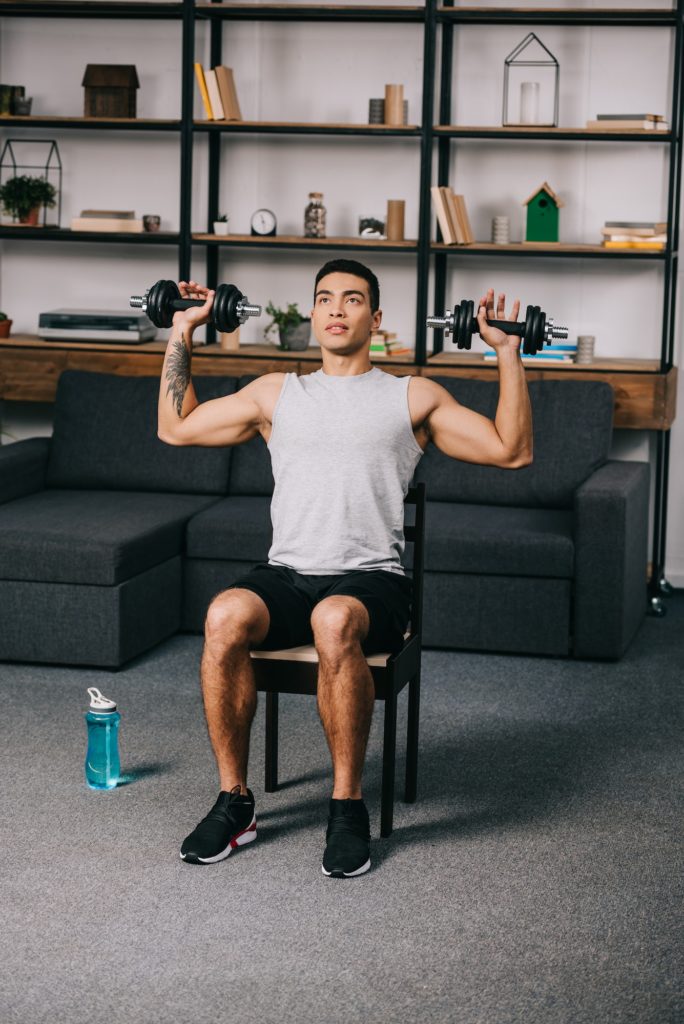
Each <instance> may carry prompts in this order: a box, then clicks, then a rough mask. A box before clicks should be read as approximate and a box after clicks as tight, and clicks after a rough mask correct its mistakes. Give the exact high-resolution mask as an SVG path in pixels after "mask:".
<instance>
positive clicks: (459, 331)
mask: <svg viewBox="0 0 684 1024" xmlns="http://www.w3.org/2000/svg"><path fill="white" fill-rule="evenodd" d="M487 323H488V324H490V325H491V326H492V327H498V328H499V330H500V331H503V332H504V334H519V335H520V337H521V338H522V339H523V343H522V350H523V355H527V356H533V355H536V353H537V352H541V350H542V349H543V347H544V344H547V345H550V344H551V342H552V341H564V340H565V339H566V338H567V337H568V333H569V332H568V328H567V327H557V326H556V324H555V323H554V321H553V320H552V318H551V317H549V318H548V319H547V317H546V313H542V311H541V309H540V308H539V306H528V307H527V311H526V314H525V322H524V323H521V322H517V323H516V322H514V321H513V320H487ZM427 325H428V327H433V328H442V329H443V330H444V334H445V336H446V337H448V336H449V335H450V334H452V335H453V337H454V341H455V342H456V344H457V345H458V347H459V348H470V343H471V341H472V339H473V334H477V333H478V331H479V330H480V325H479V324H478V322H477V319H476V317H475V303H474V302H471V301H469V300H468V299H463V301H462V302H461V303H460V304H459V305H458V306H455V307H454V311H453V313H452V312H451V310H450V309H447V311H446V313H445V314H444V316H429V317H428V318H427Z"/></svg>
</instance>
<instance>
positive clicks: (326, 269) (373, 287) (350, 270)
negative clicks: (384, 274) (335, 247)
mask: <svg viewBox="0 0 684 1024" xmlns="http://www.w3.org/2000/svg"><path fill="white" fill-rule="evenodd" d="M328 274H354V276H355V277H362V278H363V279H364V281H366V282H367V284H368V293H369V297H370V305H371V313H377V311H378V310H379V309H380V285H379V284H378V279H377V277H376V276H375V274H374V273H373V271H372V270H369V269H368V267H364V265H363V263H358V262H357V261H356V260H328V262H327V263H326V264H325V265H324V266H322V267H321V269H320V270H319V271H318V273H317V274H316V283H315V285H314V304H315V302H316V291H317V290H318V282H319V281H320V280H321V278H322V277H327V275H328Z"/></svg>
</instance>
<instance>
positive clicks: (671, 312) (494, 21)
mask: <svg viewBox="0 0 684 1024" xmlns="http://www.w3.org/2000/svg"><path fill="white" fill-rule="evenodd" d="M437 20H438V22H439V24H440V26H441V31H442V37H441V75H440V84H439V124H440V125H443V126H449V125H450V122H451V83H452V73H453V49H454V46H453V36H454V31H455V30H456V29H457V28H458V27H460V26H472V25H477V26H486V25H554V26H556V25H573V26H591V27H599V26H603V27H606V28H611V27H617V26H627V27H634V28H639V27H641V28H646V27H648V28H655V27H659V28H669V29H671V30H672V29H673V30H674V34H675V38H674V66H673V74H672V94H671V116H670V131H669V132H663V133H662V134H659V135H657V136H656V135H652V136H650V137H648V136H646V135H645V134H641V133H639V134H636V135H635V134H634V133H622V132H621V133H604V132H601V133H599V132H593V131H592V132H586V131H585V132H583V131H581V130H572V129H563V130H558V129H554V130H552V131H548V130H547V131H540V130H536V131H535V130H527V129H523V130H519V129H516V130H514V131H510V130H506V131H501V130H490V131H488V130H487V129H483V128H468V127H464V128H458V127H444V128H437V129H436V130H435V133H434V134H435V135H436V137H437V148H438V172H437V184H439V185H448V183H449V167H450V159H451V149H452V144H453V143H454V142H456V141H461V140H465V141H467V140H468V139H488V140H492V141H493V142H496V143H498V144H499V145H503V144H505V143H506V142H507V141H508V140H509V139H515V140H518V139H528V140H530V141H532V142H534V141H541V140H543V141H545V142H550V141H559V142H565V143H567V142H573V141H577V142H582V143H584V142H620V143H624V142H630V143H639V144H642V145H644V144H647V145H661V146H662V145H665V146H667V147H668V148H669V181H668V198H667V224H668V237H667V243H666V247H665V249H664V250H663V252H660V253H641V252H635V253H617V252H615V251H609V252H606V253H605V254H604V253H601V252H596V251H586V252H583V251H580V252H576V253H575V252H567V251H563V250H559V251H557V252H553V251H552V250H551V251H548V252H547V251H545V252H543V253H539V252H534V251H526V252H524V253H523V251H522V250H518V251H511V252H505V251H503V250H499V248H498V247H497V253H496V255H497V257H498V258H499V259H506V258H508V259H511V258H520V257H521V256H526V257H528V258H534V257H537V258H539V256H543V258H544V259H547V258H549V257H553V258H557V259H570V260H572V259H582V260H584V259H596V258H609V259H615V258H616V257H617V258H619V257H620V256H622V257H623V258H624V257H627V258H629V259H637V260H639V261H644V262H646V261H652V260H653V259H654V258H655V259H656V260H658V261H660V262H662V264H663V305H662V320H661V346H660V369H659V372H660V373H666V372H667V371H669V370H670V369H671V368H672V365H673V359H674V343H675V330H674V328H675V306H676V288H677V263H678V251H677V247H678V240H679V215H680V188H681V173H682V122H683V115H684V109H683V104H682V74H683V71H684V64H683V56H684V0H677V2H676V8H673V9H672V10H670V11H663V10H660V11H649V10H632V11H610V10H591V9H590V8H587V9H583V10H566V11H560V10H558V9H556V10H552V9H547V10H534V11H533V10H517V11H514V10H510V11H506V10H492V9H490V10H488V11H485V10H479V11H478V10H474V9H470V10H459V9H457V8H454V7H453V2H452V0H447V2H445V3H444V4H443V5H441V6H440V7H439V9H438V11H437ZM431 252H432V254H433V256H434V270H435V301H434V306H435V309H437V310H442V309H445V308H446V305H447V303H446V281H447V261H448V260H450V259H459V258H460V259H464V258H466V259H467V258H468V257H472V256H475V255H485V254H488V253H487V251H486V250H482V249H480V250H479V251H478V247H477V245H475V246H468V248H467V249H460V250H459V249H449V250H448V251H447V250H446V249H444V248H440V247H437V246H434V245H433V246H431ZM442 349H443V337H442V332H437V331H436V332H435V342H434V352H440V351H442ZM421 354H423V353H421ZM423 357H424V356H423ZM656 436H657V443H656V467H655V470H656V472H655V504H654V527H653V538H652V556H651V565H652V571H651V578H650V580H649V584H648V592H649V603H650V610H651V611H652V613H653V614H656V615H662V614H664V613H665V608H664V605H663V603H662V600H661V598H662V597H663V596H667V595H668V594H669V593H670V592H671V589H672V588H671V587H670V585H669V583H668V582H667V580H666V578H665V546H666V530H667V492H668V469H669V450H670V431H669V429H667V430H659V431H657V432H656Z"/></svg>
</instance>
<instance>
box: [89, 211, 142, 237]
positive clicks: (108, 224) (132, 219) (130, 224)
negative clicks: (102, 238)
mask: <svg viewBox="0 0 684 1024" xmlns="http://www.w3.org/2000/svg"><path fill="white" fill-rule="evenodd" d="M71 230H72V231H127V232H129V233H130V234H138V233H139V232H141V231H142V230H143V222H142V220H140V219H139V218H136V216H135V210H81V216H80V217H72V218H71Z"/></svg>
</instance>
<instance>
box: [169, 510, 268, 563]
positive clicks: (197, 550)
mask: <svg viewBox="0 0 684 1024" xmlns="http://www.w3.org/2000/svg"><path fill="white" fill-rule="evenodd" d="M272 540H273V526H272V523H271V499H270V497H261V496H259V495H234V496H232V497H229V498H221V499H220V500H219V501H217V502H216V504H215V505H212V506H211V508H207V509H205V510H204V511H203V512H200V514H199V515H197V516H194V517H193V518H192V520H191V521H190V522H189V523H188V532H187V538H186V542H185V545H186V553H187V556H188V558H218V559H224V558H229V559H240V561H244V562H248V561H256V562H264V561H266V560H267V558H268V551H269V548H270V547H271V541H272Z"/></svg>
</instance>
